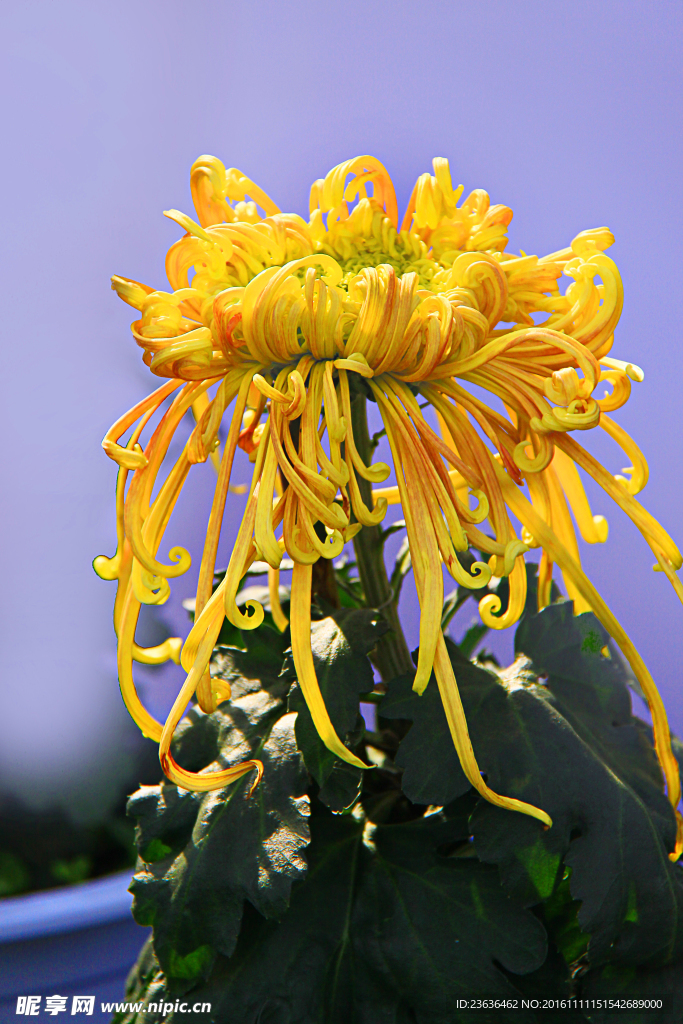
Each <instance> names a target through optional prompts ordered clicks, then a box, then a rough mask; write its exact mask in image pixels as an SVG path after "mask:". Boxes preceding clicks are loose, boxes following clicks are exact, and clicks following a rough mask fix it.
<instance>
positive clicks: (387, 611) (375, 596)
mask: <svg viewBox="0 0 683 1024" xmlns="http://www.w3.org/2000/svg"><path fill="white" fill-rule="evenodd" d="M365 402H366V399H365V396H364V395H362V394H356V395H354V396H353V401H352V402H351V427H352V430H353V439H354V442H355V445H356V448H357V450H358V454H359V455H360V457H361V459H362V460H363V462H365V464H366V465H369V464H370V462H371V461H372V453H373V447H374V446H373V444H372V441H371V440H370V435H369V433H368V420H367V414H366V408H365ZM358 487H359V490H360V493H361V497H362V499H363V501H364V503H365V505H366V506H367V507H368V508H370V509H371V508H372V487H371V485H370V481H369V480H364V479H363V478H362V477H361V476H360V475H359V476H358ZM353 546H354V548H355V551H356V561H357V563H358V573H359V575H360V580H361V583H362V585H363V591H364V593H365V600H366V602H367V604H368V607H370V608H378V609H380V611H381V613H382V615H383V616H384V618H385V619H386V621H387V622H388V623H389V627H390V632H389V633H387V634H386V636H383V637H382V639H381V640H380V641H379V643H378V644H377V648H376V650H375V653H374V654H373V655H372V661H373V662H374V664H375V666H376V667H377V670H378V672H379V674H380V676H381V677H382V681H383V682H389V680H390V679H393V678H394V677H395V676H398V675H402V674H403V673H404V672H413V671H414V670H415V666H414V665H413V659H412V658H411V657H410V651H409V650H408V645H407V643H406V639H405V637H404V635H403V629H402V628H401V622H400V619H399V617H398V609H397V603H398V602H397V599H396V597H395V596H394V594H393V592H392V589H391V586H390V585H389V578H388V576H387V570H386V566H385V564H384V538H383V537H382V529H381V527H380V526H364V527H363V529H362V530H361V531H360V533H358V534H357V535H356V536H355V537H354V538H353Z"/></svg>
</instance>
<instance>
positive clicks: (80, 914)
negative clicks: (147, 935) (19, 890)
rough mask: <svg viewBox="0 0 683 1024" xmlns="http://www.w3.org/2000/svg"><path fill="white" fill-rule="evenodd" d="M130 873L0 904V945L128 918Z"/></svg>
mask: <svg viewBox="0 0 683 1024" xmlns="http://www.w3.org/2000/svg"><path fill="white" fill-rule="evenodd" d="M131 877H132V871H131V870H128V871H119V872H117V873H116V874H114V875H106V876H105V877H104V878H95V879H93V880H92V881H90V882H80V883H78V884H77V885H67V886H64V887H62V888H60V889H46V890H44V891H42V892H32V893H28V894H27V895H25V896H9V897H5V898H4V899H2V900H0V944H4V943H8V942H21V941H22V940H25V939H37V938H42V937H44V936H48V935H58V934H60V933H66V932H74V931H79V930H81V929H83V928H92V927H93V926H95V925H103V924H110V923H112V922H115V921H123V920H126V918H130V917H131V909H130V908H131V903H132V897H131V894H130V893H129V892H128V886H129V885H130V882H131Z"/></svg>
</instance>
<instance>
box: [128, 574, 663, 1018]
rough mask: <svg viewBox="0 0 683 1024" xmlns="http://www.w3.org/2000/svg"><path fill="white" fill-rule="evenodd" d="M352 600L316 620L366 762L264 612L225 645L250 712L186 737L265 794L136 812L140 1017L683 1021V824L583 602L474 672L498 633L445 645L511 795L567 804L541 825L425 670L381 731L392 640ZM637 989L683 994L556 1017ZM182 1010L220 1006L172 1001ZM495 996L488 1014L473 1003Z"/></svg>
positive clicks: (533, 622)
mask: <svg viewBox="0 0 683 1024" xmlns="http://www.w3.org/2000/svg"><path fill="white" fill-rule="evenodd" d="M347 576H348V573H347ZM530 583H533V580H530ZM344 584H345V586H346V590H347V591H348V594H354V593H356V592H357V590H354V584H353V581H352V580H350V579H347V578H346V577H344ZM530 590H531V591H533V587H531V588H530ZM347 596H348V595H347ZM532 597H533V593H532ZM448 601H450V603H451V605H452V604H454V603H455V602H456V601H457V596H455V597H453V596H452V597H451V598H449V599H448V600H447V603H448ZM355 603H356V602H354V601H352V600H351V599H350V598H349V600H348V601H346V602H345V604H346V607H343V608H341V609H337V610H333V611H332V613H331V614H323V617H321V618H319V619H318V620H317V621H315V622H313V624H312V646H313V652H314V658H315V665H316V672H317V676H318V679H319V681H320V686H321V690H322V693H323V696H324V698H325V701H326V704H327V707H328V710H329V713H330V717H331V719H332V722H333V724H334V726H335V729H336V730H337V733H338V735H340V736H341V737H342V739H343V740H344V742H345V743H346V744H347V746H349V747H350V748H352V749H353V750H354V751H355V752H356V753H357V754H358V755H359V756H361V758H363V759H364V760H365V761H366V762H367V764H368V768H367V769H366V770H365V771H361V770H360V769H354V768H351V767H350V766H348V765H346V764H343V763H342V762H341V761H339V760H338V759H337V758H335V757H334V756H333V755H331V754H330V753H329V751H327V749H326V748H325V747H324V746H323V745H322V743H321V741H320V739H319V738H318V735H317V733H316V731H315V729H314V728H313V724H312V721H311V719H310V715H309V713H308V710H307V708H306V705H305V702H304V700H303V697H302V694H301V692H300V689H299V686H298V683H297V680H296V673H295V671H294V667H293V662H292V659H291V653H290V652H289V651H287V650H286V649H285V648H286V644H287V638H286V636H285V637H281V636H280V635H279V634H278V633H276V631H275V630H274V629H273V628H272V627H271V626H270V625H269V624H268V623H267V622H266V623H264V625H263V626H261V627H260V628H259V629H258V630H255V631H254V632H253V633H252V634H251V635H247V634H244V635H243V636H242V637H240V636H238V635H237V631H236V635H235V636H234V637H233V638H232V639H233V641H234V645H233V646H221V647H219V648H217V649H216V652H215V655H214V660H213V671H214V672H215V673H217V674H220V675H221V676H222V677H223V678H224V679H226V680H227V681H229V682H230V684H231V686H232V689H233V694H232V699H231V701H230V702H225V703H224V704H222V705H221V706H220V707H219V708H218V710H217V711H216V712H214V713H213V714H212V715H205V714H203V713H202V712H201V711H200V710H199V709H197V708H194V709H193V710H191V711H190V712H189V714H188V715H187V717H186V719H185V720H184V721H183V723H182V724H181V726H180V728H179V729H178V732H177V736H176V740H175V756H176V758H177V759H178V760H179V762H180V763H182V764H183V765H184V766H185V767H187V768H188V769H191V770H193V771H198V770H201V769H203V768H207V769H209V768H211V767H213V768H215V767H218V766H220V767H225V766H227V765H230V764H232V763H236V762H238V761H241V760H244V759H245V758H248V757H258V758H260V759H261V760H262V761H263V764H264V769H265V773H264V777H263V780H262V782H261V784H260V785H259V786H258V787H257V788H256V790H255V792H254V793H253V794H252V795H250V794H249V786H250V780H249V778H246V779H242V780H241V781H240V782H238V783H235V784H233V785H232V786H229V787H227V788H226V789H224V790H220V791H218V792H209V793H188V792H185V791H182V790H179V789H177V788H176V787H175V786H173V785H171V784H170V783H163V784H161V785H159V786H145V787H143V788H142V789H141V790H140V791H139V792H138V793H136V794H135V795H134V796H133V797H132V798H131V801H130V805H129V813H130V814H131V815H132V817H133V818H134V819H135V820H136V822H137V843H138V851H139V862H138V871H137V873H136V875H135V878H134V881H133V885H132V891H133V893H134V896H135V903H134V914H135V916H136V919H137V920H138V921H139V922H140V923H141V924H146V925H149V924H151V925H152V926H153V937H152V939H151V940H150V942H149V943H148V944H147V946H146V947H145V949H144V950H143V953H142V954H141V957H140V960H139V962H138V965H137V967H136V968H135V970H134V971H133V973H132V975H131V978H130V979H129V987H128V993H127V996H126V998H127V999H129V1000H132V1001H136V1002H137V1001H139V1002H140V1003H141V1004H143V1008H142V1009H140V1010H139V1011H137V1012H133V1013H131V1014H129V1015H128V1016H127V1017H123V1018H121V1022H122V1024H123V1022H124V1021H125V1022H126V1024H133V1021H135V1022H136V1024H143V1022H145V1024H146V1022H150V1024H151V1022H152V1021H154V1022H158V1021H160V1020H164V1021H168V1022H169V1024H170V1022H176V1021H178V1022H179V1021H181V1020H182V1021H183V1022H190V1021H193V1020H195V1019H196V1020H197V1021H199V1020H201V1021H203V1022H204V1024H206V1022H207V1020H212V1021H215V1022H217V1024H411V1022H412V1024H460V1022H463V1024H468V1022H470V1021H472V1022H474V1021H476V1022H479V1024H481V1022H485V1021H499V1020H506V1019H512V1020H514V1021H519V1022H520V1024H526V1022H534V1021H541V1020H542V1021H551V1020H558V1021H559V1020H561V1021H572V1020H576V1021H581V1020H589V1021H596V1022H599V1021H602V1020H609V1021H610V1022H612V1021H620V1020H624V1021H630V1022H632V1024H635V1022H636V1021H639V1020H641V1019H642V1020H646V1021H647V1022H649V1024H658V1022H659V1021H662V1022H663V1021H668V1020H680V1019H682V1017H683V871H682V870H681V868H680V867H679V866H678V865H676V864H672V863H671V861H670V860H669V859H668V852H669V851H670V850H671V849H672V848H673V842H674V832H675V825H674V818H673V814H672V812H671V809H670V807H669V805H668V802H667V800H666V798H665V796H664V793H663V783H662V778H661V775H660V771H659V767H658V764H657V761H656V758H655V756H654V751H653V748H652V741H651V735H650V731H649V729H648V727H647V725H646V724H645V723H643V722H641V721H639V719H637V718H636V717H634V715H633V714H632V711H631V701H630V692H629V679H628V676H627V673H626V671H625V669H624V667H623V664H622V662H621V660H620V658H619V656H618V654H617V651H616V649H615V648H613V647H612V646H611V644H610V643H609V642H608V638H607V637H606V635H605V634H604V631H603V629H602V627H601V626H600V625H599V623H598V622H597V620H596V619H595V617H594V616H593V615H592V614H590V613H588V614H585V615H581V616H578V617H574V615H573V613H572V606H571V604H569V603H567V602H563V601H561V600H560V601H557V602H555V603H554V604H552V605H551V606H550V607H548V608H546V609H545V610H544V611H542V612H541V613H539V614H535V613H533V611H532V610H531V608H528V609H527V611H526V613H525V615H524V617H523V619H522V621H521V623H520V625H519V627H518V629H517V634H516V638H515V646H516V655H517V657H516V660H515V662H514V663H513V665H511V666H510V667H509V668H505V669H500V668H499V667H498V666H496V665H495V664H494V663H493V662H492V661H488V660H485V659H484V658H483V656H482V660H477V659H475V660H470V655H471V653H472V649H473V647H474V646H475V645H476V643H478V642H479V640H480V639H481V634H478V635H477V636H476V637H473V636H472V635H471V633H470V634H466V636H465V637H464V638H463V643H462V645H461V646H459V645H457V644H455V643H453V642H452V641H450V640H448V641H447V643H448V650H449V654H450V657H451V659H452V662H453V666H454V669H455V674H456V678H457V680H458V685H459V687H460V691H461V695H462V700H463V704H464V707H465V711H466V714H467V719H468V723H469V728H470V734H471V738H472V742H473V746H474V750H475V754H476V756H477V760H478V763H479V766H480V768H481V770H482V772H483V773H484V775H485V777H486V779H487V781H488V784H489V785H490V786H491V787H492V788H493V789H494V790H496V791H497V792H500V793H503V794H505V795H508V796H513V797H517V798H519V799H522V800H526V801H529V802H531V803H533V804H535V805H537V806H539V807H542V808H543V809H544V810H546V811H547V812H548V813H549V814H550V816H551V817H552V819H553V826H552V828H550V829H544V828H543V826H542V825H541V824H540V823H539V822H538V821H536V820H534V819H531V818H529V817H526V816H523V815H520V814H515V813H513V812H510V811H506V810H502V809H500V808H496V807H493V806H492V805H491V804H488V803H486V802H484V801H483V800H481V799H480V798H479V797H478V796H477V794H476V793H475V792H474V790H473V789H472V788H471V787H470V785H469V783H468V782H467V780H466V778H465V776H464V774H463V772H462V770H461V768H460V765H459V763H458V759H457V756H456V754H455V750H454V748H453V744H452V741H451V738H450V735H449V732H448V727H447V724H446V718H445V715H444V712H443V709H442V706H441V701H440V698H439V694H438V691H437V688H436V684H435V682H434V681H433V680H432V682H431V683H430V685H429V686H428V687H427V690H426V691H425V693H424V695H423V696H421V697H419V696H417V695H416V694H415V693H414V692H413V690H412V689H411V683H412V678H411V676H410V674H408V675H404V676H400V677H398V678H396V679H394V680H393V681H392V682H391V683H390V684H389V685H388V687H386V692H384V689H385V688H380V689H379V690H376V691H375V694H374V695H373V700H374V701H375V702H376V706H377V710H378V720H377V725H376V727H374V728H371V727H369V726H368V725H366V723H365V721H364V719H363V717H362V716H361V713H360V711H361V703H362V701H363V697H364V695H366V694H367V693H368V691H371V690H372V689H373V671H372V666H371V663H370V660H369V658H368V655H370V654H371V653H372V650H373V648H374V646H375V644H376V643H377V641H378V639H379V638H380V637H381V636H382V635H383V633H384V632H385V630H386V626H385V624H384V623H383V622H382V620H381V616H378V614H377V613H376V612H373V611H372V610H369V609H363V608H359V607H355V606H354V605H355ZM448 615H449V607H447V608H446V610H445V616H446V617H448ZM247 644H248V646H247ZM366 708H367V705H366ZM188 993H191V995H189V994H188ZM619 995H621V996H623V997H624V998H626V997H635V998H641V999H642V998H647V997H648V996H651V997H660V996H664V995H667V996H668V997H669V999H670V1000H672V1001H673V1002H670V1004H669V1006H668V1007H667V1008H666V1011H649V1012H647V1013H645V1014H644V1015H642V1016H641V1015H639V1014H638V1013H637V1012H636V1013H634V1012H624V1013H619V1012H612V1013H610V1015H609V1016H605V1014H604V1013H603V1011H602V1010H600V1009H596V1008H595V1007H594V1008H593V1009H591V1008H587V1007H586V1006H585V1005H584V1007H583V1008H582V1007H581V1005H580V1003H576V1004H575V1005H573V1006H569V1008H565V1009H564V1010H562V1011H557V1012H556V1013H554V1012H552V1011H551V1012H548V1011H542V1010H540V1009H535V1008H534V1006H533V1003H534V1000H536V1001H538V1002H540V1001H542V1000H544V999H546V1000H547V999H550V1000H553V999H554V1000H558V999H560V1000H561V999H565V1000H567V999H573V998H575V999H577V1000H581V999H583V1000H587V999H596V1000H597V999H599V998H603V997H605V996H609V997H613V996H619ZM181 997H182V999H187V1000H188V1001H189V1002H190V1003H191V1004H194V1003H196V1002H199V1003H201V1002H208V1003H211V1006H212V1010H211V1014H210V1015H209V1016H208V1017H207V1014H206V1013H203V1014H197V1015H196V1016H195V1015H193V1014H192V1013H191V1012H190V1013H188V1012H184V1013H181V1012H180V1011H178V1012H177V1013H176V1012H175V1010H174V1009H172V1010H170V1011H169V1012H167V1013H164V1012H163V1011H162V1010H161V1009H160V1007H161V1006H162V1005H163V1004H164V1003H169V1004H170V1003H173V1005H174V1006H175V1003H176V1000H178V999H180V998H181ZM472 997H482V998H486V999H489V1000H491V1001H492V1003H491V1007H490V1008H484V1009H480V1010H476V1011H474V1010H471V1009H467V1008H464V1007H463V1006H462V1005H459V1004H458V1001H459V1000H462V999H471V998H472ZM496 1000H497V1001H498V1003H497V1006H498V1008H496V1004H495V1001H496ZM501 1001H502V1002H501ZM506 1001H507V1002H506ZM523 1001H526V1003H525V1004H524V1007H523ZM506 1005H507V1006H509V1007H513V1006H515V1007H516V1008H515V1012H514V1014H512V1013H509V1011H506V1010H505V1009H504V1007H505V1006H506ZM674 1006H675V1009H674V1013H673V1015H670V1011H671V1010H672V1007H674ZM501 1007H502V1008H501ZM676 1014H678V1016H676Z"/></svg>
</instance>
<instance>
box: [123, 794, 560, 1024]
mask: <svg viewBox="0 0 683 1024" xmlns="http://www.w3.org/2000/svg"><path fill="white" fill-rule="evenodd" d="M466 830H467V826H466V821H464V820H463V819H455V820H451V821H449V820H447V819H446V818H445V816H444V815H443V814H435V815H432V816H430V817H428V818H426V819H421V820H418V821H415V822H412V823H410V824H408V825H394V826H371V825H368V824H367V823H365V822H364V821H363V819H362V817H361V816H356V815H354V816H347V817H336V818H331V817H316V818H314V819H313V821H312V832H313V840H312V844H311V848H310V869H309V875H308V878H307V880H306V882H305V883H303V884H301V885H299V886H296V887H295V890H294V892H293V895H292V902H291V906H290V909H289V911H288V913H287V914H286V916H285V917H284V918H283V919H282V921H281V922H279V923H276V922H273V921H265V920H263V918H260V917H258V915H256V914H254V913H252V912H247V913H245V918H244V926H243V929H242V933H241V935H240V939H239V943H238V946H237V949H236V951H235V954H234V956H233V957H232V959H231V960H229V961H228V960H225V959H224V958H222V957H220V958H218V960H217V962H216V966H215V968H214V971H213V973H212V976H211V978H210V979H209V980H208V982H206V983H205V984H203V985H201V987H200V988H199V989H196V990H195V991H194V992H193V993H192V1000H193V1002H194V1001H206V1002H211V1004H212V1008H213V1014H214V1017H215V1019H216V1020H217V1021H220V1022H221V1024H265V1022H266V1021H267V1022H268V1024H350V1022H353V1024H407V1022H410V1021H412V1022H414V1024H465V1022H467V1024H470V1022H475V1021H476V1022H482V1021H484V1022H492V1021H494V1020H498V1019H500V1015H499V1014H495V1013H493V1014H486V1013H469V1014H468V1013H459V1012H457V1011H456V1010H455V1004H454V1000H456V999H457V998H458V997H462V996H468V995H472V994H475V993H479V994H481V995H488V996H496V995H497V996H498V997H499V998H515V997H517V996H518V994H519V993H518V992H517V990H516V989H515V987H514V984H512V983H511V982H510V980H509V978H508V977H507V976H506V973H505V972H514V973H515V974H519V973H521V972H531V971H535V970H537V969H538V968H539V967H540V966H541V964H542V962H543V959H544V956H545V935H544V932H543V928H542V926H541V925H540V923H539V922H538V921H537V920H536V919H535V917H534V916H533V915H532V914H531V913H529V912H528V911H525V910H523V909H522V908H521V907H519V905H516V904H515V903H514V902H513V901H512V900H510V899H509V898H507V897H506V896H505V895H504V894H503V892H502V890H501V888H500V886H499V884H498V880H497V877H496V872H495V870H493V869H491V868H489V867H487V866H486V865H482V864H479V863H477V862H476V861H468V862H464V861H459V860H457V859H455V858H450V857H444V856H440V855H438V854H437V853H436V852H435V847H437V846H442V845H443V844H444V843H452V842H453V840H455V839H457V838H458V837H462V836H463V835H464V834H466ZM147 959H149V957H148V958H147ZM141 974H142V970H141ZM144 974H145V979H147V980H146V981H143V979H142V977H141V979H140V982H139V983H138V984H137V985H135V984H133V985H131V986H130V988H129V992H130V993H132V994H131V995H129V996H128V998H134V996H135V995H137V996H138V997H140V996H144V995H145V994H146V995H147V1000H148V1002H149V1001H151V998H152V994H153V995H154V998H155V999H156V1000H161V999H162V998H163V991H160V990H159V988H158V984H159V975H158V973H157V974H155V972H154V967H153V965H150V964H149V963H148V962H147V961H145V965H144ZM150 979H151V983H150ZM167 1019H173V1018H167ZM183 1019H184V1020H185V1019H186V1020H188V1021H192V1020H194V1018H193V1017H189V1016H185V1017H184V1018H183ZM197 1019H199V1017H197ZM534 1019H535V1018H534V1017H533V1015H530V1014H526V1013H522V1012H519V1013H517V1014H516V1015H515V1020H519V1021H520V1024H530V1022H531V1021H533V1020H534Z"/></svg>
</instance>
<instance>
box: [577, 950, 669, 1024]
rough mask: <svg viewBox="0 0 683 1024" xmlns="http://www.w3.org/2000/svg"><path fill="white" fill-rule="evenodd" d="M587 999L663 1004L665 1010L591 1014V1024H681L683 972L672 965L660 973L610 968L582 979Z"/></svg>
mask: <svg viewBox="0 0 683 1024" xmlns="http://www.w3.org/2000/svg"><path fill="white" fill-rule="evenodd" d="M581 982H582V983H581V989H580V993H581V997H582V998H584V999H626V1000H658V999H661V1000H662V1001H664V1006H663V1007H662V1009H654V1010H646V1011H643V1010H641V1011H638V1010H637V1009H636V1010H633V1009H631V1010H628V1009H625V1010H622V1011H619V1010H618V1009H617V1010H614V1009H612V1010H610V1011H609V1012H606V1011H605V1010H600V1009H597V1010H592V1011H590V1012H589V1013H587V1014H586V1016H587V1017H588V1019H589V1020H590V1021H591V1022H592V1024H636V1022H637V1024H640V1022H641V1021H643V1022H644V1024H679V1022H680V1021H681V1020H683V970H682V969H681V965H680V963H679V964H673V965H671V966H669V967H663V968H660V969H659V970H647V969H642V968H641V969H638V968H636V967H624V966H621V965H619V966H617V965H615V964H607V965H606V966H604V967H602V968H600V969H599V970H597V971H590V972H589V973H588V974H587V975H586V976H585V977H584V978H582V979H581Z"/></svg>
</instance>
